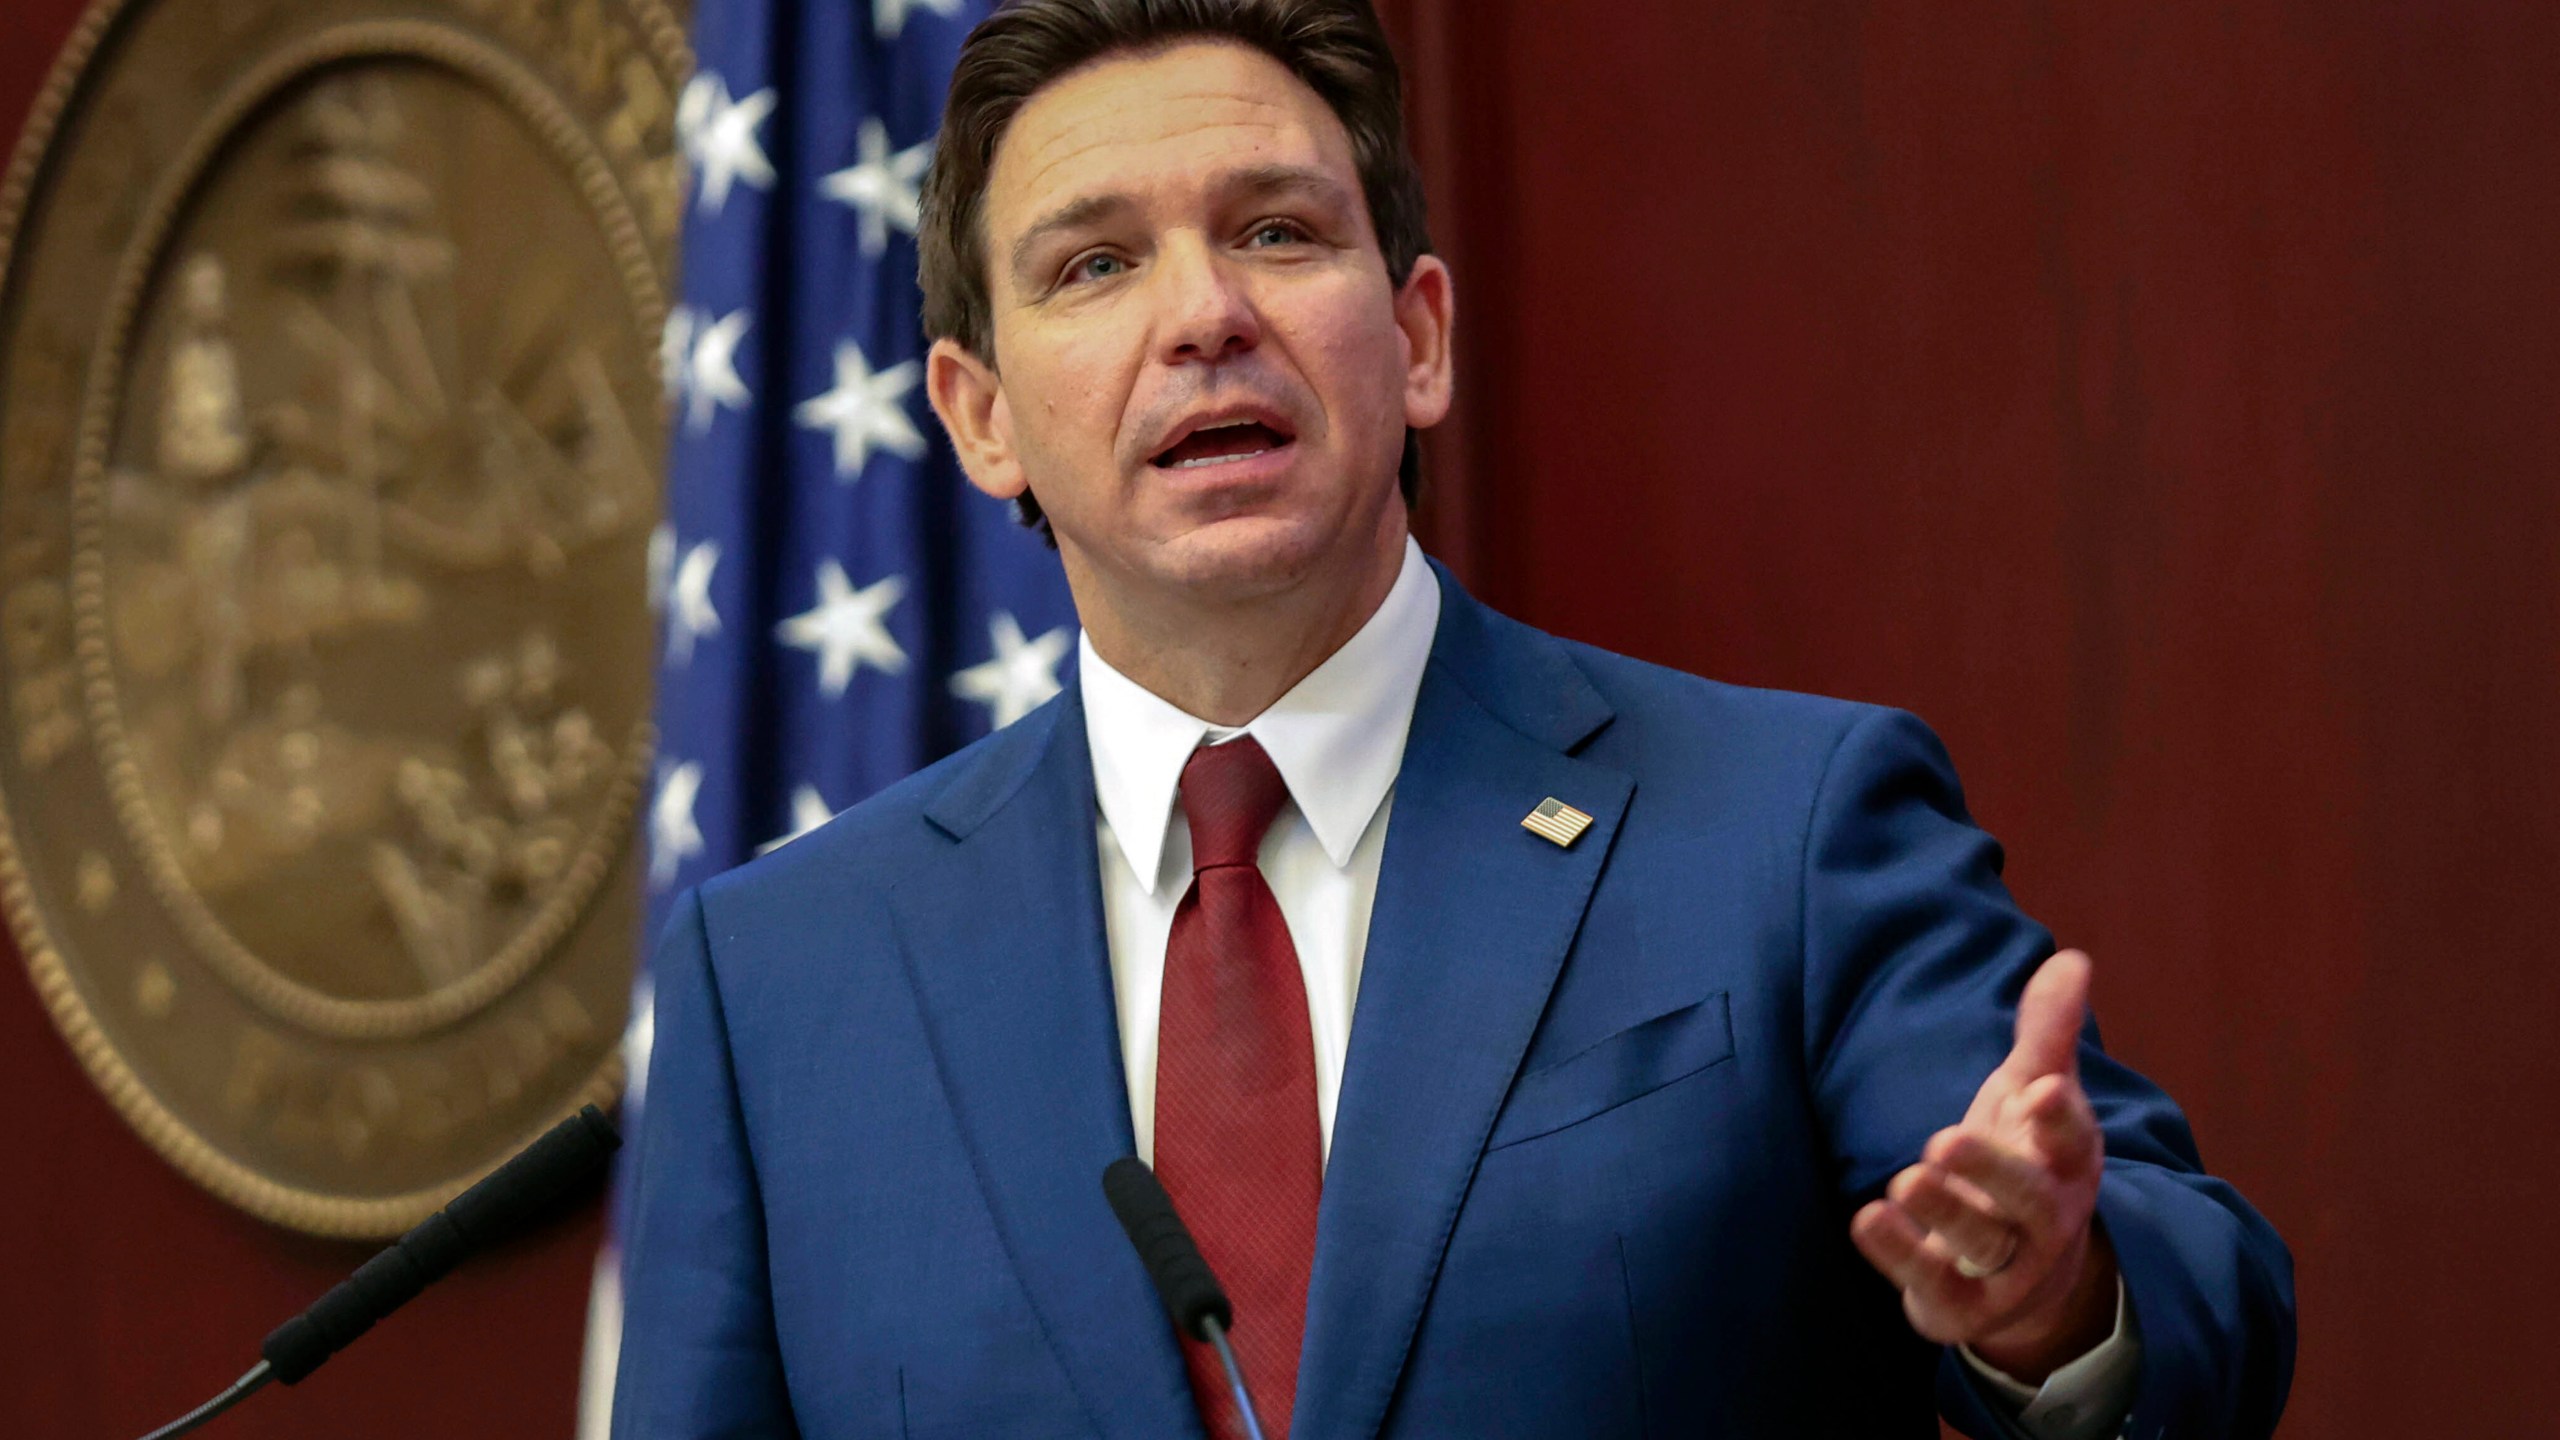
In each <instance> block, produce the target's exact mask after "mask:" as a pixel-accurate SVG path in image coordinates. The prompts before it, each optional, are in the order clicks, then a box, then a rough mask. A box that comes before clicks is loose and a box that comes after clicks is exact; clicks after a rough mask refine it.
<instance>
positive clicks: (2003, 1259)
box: [1849, 950, 2116, 1383]
mask: <svg viewBox="0 0 2560 1440" xmlns="http://www.w3.org/2000/svg"><path fill="white" fill-rule="evenodd" d="M2089 973H2090V965H2089V957H2088V956H2086V955H2084V954H2081V953H2080V952H2079V951H2077V950H2066V951H2064V952H2062V953H2061V954H2059V955H2056V956H2054V957H2053V958H2052V959H2050V960H2047V961H2046V962H2045V963H2044V965H2043V966H2042V967H2041V968H2039V969H2038V970H2037V971H2036V973H2035V976H2034V978H2033V979H2031V980H2029V981H2028V982H2027V989H2026V993H2025V995H2023V996H2022V997H2020V999H2019V1001H2018V1032H2017V1041H2016V1043H2015V1044H2014V1045H2013V1046H2012V1047H2011V1049H2010V1051H2009V1058H2008V1059H2006V1060H2003V1061H2002V1062H2001V1063H2000V1068H1999V1069H1997V1070H1994V1071H1992V1072H1991V1078H1990V1079H1988V1080H1985V1081H1984V1082H1983V1083H1982V1090H1981V1092H1980V1093H1978V1094H1976V1095H1975V1096H1974V1097H1973V1104H1972V1106H1971V1107H1970V1108H1969V1109H1967V1110H1966V1111H1965V1117H1964V1120H1963V1121H1962V1123H1960V1124H1956V1125H1952V1126H1949V1127H1948V1128H1946V1129H1944V1130H1941V1131H1939V1132H1938V1133H1937V1134H1935V1135H1933V1136H1931V1137H1930V1138H1929V1143H1928V1145H1927V1146H1926V1147H1925V1148H1924V1149H1923V1150H1922V1151H1921V1158H1920V1162H1919V1163H1918V1164H1916V1165H1913V1166H1911V1167H1909V1168H1908V1169H1905V1170H1904V1171H1902V1172H1901V1173H1900V1174H1898V1175H1896V1176H1894V1177H1893V1180H1892V1182H1891V1183H1890V1184H1888V1185H1887V1186H1886V1187H1885V1196H1884V1198H1883V1199H1880V1200H1876V1201H1873V1202H1871V1203H1870V1204H1868V1205H1867V1206H1865V1207H1864V1208H1863V1209H1861V1210H1859V1211H1858V1213H1857V1215H1856V1217H1855V1218H1853V1219H1852V1220H1851V1221H1850V1222H1849V1233H1850V1236H1851V1238H1852V1239H1854V1240H1855V1241H1856V1242H1857V1245H1858V1249H1859V1251H1860V1252H1861V1253H1863V1254H1864V1255H1865V1256H1866V1257H1867V1260H1868V1263H1870V1264H1872V1265H1874V1266H1875V1267H1876V1268H1877V1269H1878V1270H1880V1271H1882V1272H1884V1275H1885V1277H1886V1278H1887V1279H1889V1280H1891V1281H1893V1283H1894V1284H1896V1285H1898V1286H1900V1287H1901V1289H1902V1309H1903V1313H1904V1314H1906V1315H1908V1316H1909V1317H1910V1319H1911V1324H1912V1328H1914V1329H1916V1330H1918V1331H1919V1332H1920V1333H1921V1334H1922V1335H1923V1336H1925V1337H1927V1338H1928V1339H1931V1340H1934V1341H1936V1342H1938V1343H1940V1344H1942V1345H1954V1344H1963V1345H1969V1346H1971V1347H1972V1349H1973V1352H1974V1354H1976V1355H1978V1356H1980V1357H1982V1359H1984V1360H1985V1361H1987V1362H1989V1363H1990V1364H1992V1365H1993V1366H1996V1367H1998V1368H1999V1369H2000V1370H2002V1371H2004V1372H2006V1373H2008V1374H2010V1375H2013V1376H2015V1377H2017V1378H2018V1379H2020V1380H2024V1381H2028V1382H2030V1383H2040V1382H2042V1381H2043V1379H2044V1378H2045V1377H2046V1376H2047V1375H2049V1374H2051V1373H2052V1372H2053V1371H2054V1370H2056V1369H2058V1368H2060V1367H2061V1366H2062V1365H2064V1364H2067V1363H2068V1362H2070V1361H2071V1360H2073V1359H2075V1358H2077V1357H2078V1356H2080V1355H2082V1354H2085V1353H2087V1352H2088V1351H2089V1350H2091V1349H2094V1348H2095V1347H2096V1346H2097V1345H2098V1343H2099V1342H2100V1341H2103V1340H2104V1339H2106V1337H2107V1335H2108V1333H2109V1331H2110V1330H2112V1329H2113V1327H2114V1323H2115V1297H2116V1263H2115V1254H2114V1251H2113V1250H2111V1249H2110V1248H2109V1247H2108V1245H2107V1242H2106V1236H2105V1234H2104V1233H2103V1232H2101V1231H2099V1230H2098V1229H2097V1228H2096V1226H2095V1225H2094V1224H2093V1223H2092V1221H2093V1218H2094V1217H2095V1215H2096V1213H2097V1204H2098V1181H2099V1177H2100V1176H2101V1174H2102V1173H2103V1172H2104V1169H2105V1161H2106V1145H2105V1137H2104V1136H2103V1135H2102V1134H2101V1133H2100V1131H2099V1129H2098V1117H2097V1114H2096V1112H2095V1111H2093V1110H2092V1109H2091V1108H2090V1106H2089V1097H2088V1095H2087V1094H2086V1093H2085V1092H2083V1091H2082V1090H2081V1088H2080V1052H2079V1042H2080V1028H2081V1023H2082V1021H2083V1020H2084V1019H2085V1018H2086V1017H2087V1015H2088V1011H2089Z"/></svg>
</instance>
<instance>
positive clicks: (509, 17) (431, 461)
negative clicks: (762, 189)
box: [0, 0, 685, 1235]
mask: <svg viewBox="0 0 2560 1440" xmlns="http://www.w3.org/2000/svg"><path fill="white" fill-rule="evenodd" d="M684 65H685V54H684V45H683V39H682V34H681V31H680V29H679V27H678V26H677V24H676V22H675V21H674V19H673V17H672V16H670V15H669V14H668V13H667V12H666V11H665V10H664V9H662V8H661V7H660V6H658V5H657V4H655V3H654V0H185V3H181V0H128V3H108V4H101V5H100V6H99V7H98V8H96V9H95V10H93V11H92V12H91V13H90V14H89V15H88V16H87V17H86V18H85V19H84V21H83V22H82V25H81V27H80V29H79V30H78V32H77V33H76V35H75V36H74V38H73V41H72V43H71V45H70V47H69V50H68V51H67V52H66V54H65V56H64V58H63V60H62V62H61V64H60V65H59V66H58V67H57V69H56V71H55V74H54V76H53V79H52V81H51V83H50V85H49V87H48V89H47V91H46V92H45V94H44V96H43V97H42V98H41V99H40V100H39V102H38V106H37V112H36V115H35V117H34V119H33V121H32V122H31V123H30V126H29V129H28V131H27V134H26V137H25V139H24V140H23V141H22V142H21V145H20V147H19V151H18V154H17V156H16V157H15V161H14V163H13V164H12V166H11V169H10V170H9V172H8V177H7V180H6V182H5V187H4V188H0V267H5V268H4V269H0V701H4V702H5V711H4V712H0V713H5V716H6V722H7V723H6V725H5V727H0V805H5V813H0V890H5V898H6V902H7V911H8V917H9V920H10V923H11V924H12V926H13V927H14V929H15V932H16V936H17V939H18V943H19V945H20V948H21V949H22V951H23V952H24V954H25V956H26V959H27V962H28V967H29V970H30V972H31V973H32V974H33V976H34V978H35V982H36V986H37V989H38V990H39V992H40V993H41V994H42V996H43V999H44V1001H45V1004H46V1005H47V1007H48V1008H49V1010H50V1011H51V1013H52V1015H53V1017H54V1020H55V1021H56V1023H57V1024H59V1025H60V1027H61V1029H62V1031H63V1033H64V1034H65V1035H66V1036H67V1037H68V1038H69V1039H70V1041H71V1043H72V1045H73V1046H74V1048H75V1049H76V1050H77V1051H78V1052H79V1055H80V1058H81V1060H82V1061H83V1063H85V1064H86V1065H87V1067H88V1069H89V1071H90V1073H91V1074H92V1075H93V1076H94V1077H96V1079H97V1081H98V1083H99V1084H100V1086H101V1087H102V1088H103V1089H104V1090H105V1091H106V1093H107V1095H108V1097H109V1098H110V1099H111V1100H113V1101H114V1103H115V1104H116V1106H117V1108H118V1109H119V1110H121V1111H122V1112H123V1114H124V1115H125V1116H126V1118H127V1119H129V1120H130V1121H131V1122H132V1123H133V1125H134V1126H135V1128H136V1129H138V1130H139V1131H140V1132H141V1133H142V1134H143V1136H144V1137H145V1138H146V1139H148V1140H149V1141H150V1142H151V1143H152V1144H153V1145H155V1146H157V1147H158V1148H159V1149H160V1150H161V1152H162V1153H164V1154H165V1155H167V1156H168V1157H169V1158H170V1159H171V1160H172V1161H174V1162H175V1163H176V1164H177V1165H178V1166H179V1167H180V1168H182V1169H183V1170H185V1171H186V1172H187V1173H188V1174H189V1175H191V1176H193V1177H195V1178H196V1179H197V1180H199V1181H201V1182H202V1183H204V1184H205V1185H206V1186H208V1187H210V1188H211V1189H212V1190H214V1191H215V1192H216V1193H218V1194H220V1195H222V1196H223V1197H225V1198H226V1199H229V1200H231V1201H233V1202H235V1203H237V1204H239V1205H241V1206H243V1207H245V1208H246V1209H248V1210H251V1211H253V1212H255V1213H257V1214H259V1215H262V1216H265V1217H267V1218H268V1219H271V1220H274V1221H278V1222H280V1223H283V1224H287V1225H292V1226H296V1227H299V1228H302V1229H306V1230H312V1231H316V1232H321V1233H327V1234H336V1235H381V1234H387V1233H391V1232H395V1231H397V1230H399V1229H401V1228H403V1227H405V1226H407V1225H408V1224H410V1223H412V1222H413V1221H415V1220H416V1219H418V1218H419V1217H420V1216H421V1215H423V1214H424V1213H425V1212H426V1211H427V1210H429V1209H430V1208H432V1207H433V1206H434V1205H435V1204H437V1203H439V1202H440V1201H441V1200H442V1199H443V1198H444V1197H445V1196H447V1195H449V1194H450V1193H451V1192H452V1191H453V1190H454V1189H456V1188H457V1187H458V1186H460V1185H461V1184H463V1183H465V1182H466V1181H468V1180H469V1179H470V1178H471V1177H473V1176H474V1175H476V1174H478V1173H480V1172H481V1171H483V1170H485V1169H486V1168H488V1167H489V1166H490V1165H491V1164H493V1163H495V1162H496V1161H497V1160H499V1159H501V1158H503V1157H504V1156H505V1155H506V1154H507V1153H508V1152H510V1151H511V1150H513V1149H514V1148H515V1147H516V1146H517V1145H519V1144H520V1143H522V1142H523V1141H525V1140H526V1139H529V1138H530V1137H531V1136H532V1135H533V1134H535V1133H536V1132H538V1131H539V1130H541V1129H542V1128H543V1127H544V1126H546V1125H548V1124H549V1123H550V1122H551V1121H552V1120H554V1119H556V1118H557V1117H558V1116H560V1115H561V1114H563V1113H565V1112H566V1111H568V1110H569V1109H571V1108H573V1107H575V1106H576V1105H578V1104H579V1103H581V1102H584V1101H587V1100H601V1099H606V1098H609V1097H610V1095H611V1093H612V1092H613V1091H614V1089H615V1088H616V1087H617V1086H618V1085H619V1083H620V1079H621V1074H620V1067H619V1062H618V1060H617V1058H616V1041H617V1039H618V1037H619V1032H620V1030H621V1026H622V1018H623V1013H624V1009H625V1006H626V1003H627V1001H626V995H627V987H628V984H629V980H630V974H631V964H632V960H633V958H634V956H635V954H636V953H637V946H638V944H639V939H640V937H639V936H638V935H637V933H636V931H637V929H638V913H637V888H636V880H635V867H634V865H633V863H632V862H633V855H632V851H633V849H634V842H633V815H634V810H635V808H636V804H637V801H638V796H639V791H640V788H641V784H642V780H643V776H644V772H645V769H646V767H647V765H648V754H649V747H650V736H649V733H648V728H647V718H648V683H649V660H650V645H651V626H650V621H649V615H648V611H647V601H646V569H647V555H648V550H649V536H650V534H651V531H652V528H653V527H654V525H655V524H656V519H657V512H658V504H659V485H660V476H659V460H658V456H657V448H658V447H657V444H656V441H657V438H658V436H659V435H660V433H661V429H662V424H663V420H662V406H663V404H664V402H663V399H662V397H661V395H660V393H659V386H658V383H657V378H656V374H655V356H656V350H657V346H656V337H657V335H658V334H659V332H660V328H661V325H662V323H663V318H664V313H665V308H666V284H667V276H668V274H669V259H670V251H671V248H672V236H673V231H674V226H675V221H676V218H677V215H678V211H679V208H680V205H681V199H680V194H679V189H678V186H679V183H680V182H679V179H678V177H677V174H676V169H675V162H674V158H673V156H674V148H675V147H674V128H675V112H676V109H677V106H676V103H675V97H676V94H677V87H678V85H679V84H680V83H681V80H682V71H683V68H684Z"/></svg>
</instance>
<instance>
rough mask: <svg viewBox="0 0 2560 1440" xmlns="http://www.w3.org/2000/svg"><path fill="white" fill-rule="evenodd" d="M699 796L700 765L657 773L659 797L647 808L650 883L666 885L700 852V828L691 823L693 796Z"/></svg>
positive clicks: (675, 767) (692, 763)
mask: <svg viewBox="0 0 2560 1440" xmlns="http://www.w3.org/2000/svg"><path fill="white" fill-rule="evenodd" d="M701 793H702V766H701V765H700V764H699V763H697V762H695V761H692V760H687V761H686V762H684V763H683V764H681V765H670V766H667V767H665V768H663V769H661V770H660V771H659V772H658V798H657V799H656V800H655V801H654V802H652V803H651V804H650V806H649V883H650V884H652V885H657V886H664V885H666V884H667V883H668V882H669V881H671V880H673V879H675V878H676V871H678V870H679V869H681V868H683V866H684V862H686V861H687V860H690V859H692V858H693V857H694V856H696V855H699V854H701V853H702V827H701V826H699V825H696V824H694V823H693V801H694V797H695V796H697V795H699V794H701Z"/></svg>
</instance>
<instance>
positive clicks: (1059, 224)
mask: <svg viewBox="0 0 2560 1440" xmlns="http://www.w3.org/2000/svg"><path fill="white" fill-rule="evenodd" d="M1134 203H1135V202H1133V201H1131V200H1130V199H1129V197H1128V196H1126V195H1087V196H1085V197H1084V198H1083V199H1081V200H1070V201H1068V202H1067V203H1066V204H1064V205H1061V206H1059V207H1058V208H1057V209H1055V210H1052V211H1050V212H1049V213H1048V214H1046V215H1043V216H1041V217H1040V218H1039V219H1038V220H1035V221H1033V222H1032V224H1031V228H1030V229H1028V230H1025V231H1023V232H1022V238H1021V239H1019V240H1016V241H1014V242H1013V273H1014V274H1015V275H1017V276H1021V277H1023V278H1024V279H1026V280H1027V279H1029V278H1030V274H1029V272H1030V268H1031V252H1032V251H1034V250H1037V249H1039V248H1040V246H1041V245H1042V244H1043V243H1044V242H1046V241H1047V240H1048V239H1049V237H1050V236H1052V235H1055V234H1057V233H1059V232H1060V231H1062V230H1081V229H1083V228H1085V227H1086V226H1088V225H1095V224H1099V223H1100V222H1102V221H1103V220H1106V219H1108V218H1110V217H1111V216H1113V215H1117V214H1120V213H1121V212H1123V211H1125V210H1128V209H1130V208H1132V206H1133V205H1134Z"/></svg>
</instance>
